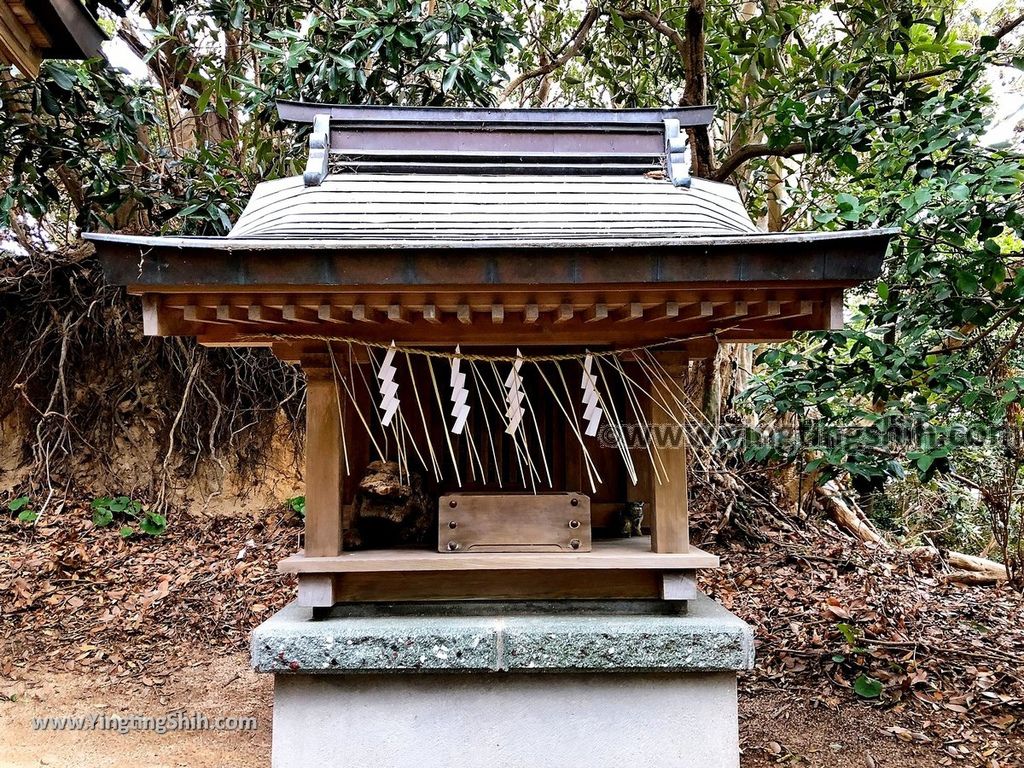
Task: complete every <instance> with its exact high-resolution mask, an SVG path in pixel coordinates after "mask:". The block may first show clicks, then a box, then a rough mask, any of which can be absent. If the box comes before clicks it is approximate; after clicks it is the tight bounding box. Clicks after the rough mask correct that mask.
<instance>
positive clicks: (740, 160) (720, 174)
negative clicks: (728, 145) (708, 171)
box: [711, 141, 810, 181]
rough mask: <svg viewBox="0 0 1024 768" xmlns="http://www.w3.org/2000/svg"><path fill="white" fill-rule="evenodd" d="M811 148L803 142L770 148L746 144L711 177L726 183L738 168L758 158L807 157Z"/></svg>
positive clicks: (728, 158)
mask: <svg viewBox="0 0 1024 768" xmlns="http://www.w3.org/2000/svg"><path fill="white" fill-rule="evenodd" d="M809 151H810V147H808V146H807V144H805V143H804V142H802V141H795V142H793V143H792V144H788V145H786V146H785V147H769V146H768V145H767V144H746V145H744V146H742V147H740V148H739V149H737V150H736V151H735V152H733V153H732V154H731V155H729V157H727V158H725V160H723V161H722V164H721V165H720V166H719V167H718V169H717V170H716V171H715V172H714V173H713V174H712V175H711V178H712V179H713V180H715V181H725V180H726V179H728V178H729V177H730V176H731V175H732V174H733V173H734V172H735V171H736V169H737V168H739V167H740V166H741V165H743V164H744V163H746V162H748V161H749V160H753V159H754V158H756V157H793V156H795V155H806V154H807V153H808V152H809Z"/></svg>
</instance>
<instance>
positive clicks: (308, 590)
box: [295, 573, 334, 608]
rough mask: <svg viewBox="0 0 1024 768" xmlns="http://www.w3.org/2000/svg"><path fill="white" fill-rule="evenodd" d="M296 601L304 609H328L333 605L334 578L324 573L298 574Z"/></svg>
mask: <svg viewBox="0 0 1024 768" xmlns="http://www.w3.org/2000/svg"><path fill="white" fill-rule="evenodd" d="M298 578H299V593H298V596H297V598H296V601H295V602H297V603H298V604H299V605H301V606H305V607H306V608H330V607H331V606H332V605H334V577H333V576H331V575H330V574H326V573H302V574H299V577H298Z"/></svg>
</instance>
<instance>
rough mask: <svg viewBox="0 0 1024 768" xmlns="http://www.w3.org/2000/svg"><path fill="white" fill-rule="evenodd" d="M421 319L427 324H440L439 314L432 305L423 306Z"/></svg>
mask: <svg viewBox="0 0 1024 768" xmlns="http://www.w3.org/2000/svg"><path fill="white" fill-rule="evenodd" d="M423 319H424V320H426V321H427V322H428V323H433V324H435V325H436V324H437V323H440V322H441V313H440V312H438V311H437V307H436V306H434V305H433V304H424V305H423Z"/></svg>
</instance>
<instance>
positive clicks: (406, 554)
mask: <svg viewBox="0 0 1024 768" xmlns="http://www.w3.org/2000/svg"><path fill="white" fill-rule="evenodd" d="M278 567H279V569H280V570H281V571H282V572H284V573H300V574H301V573H403V572H406V573H407V572H431V571H432V572H452V571H623V570H657V571H674V570H680V571H684V570H685V571H690V570H696V569H699V568H717V567H718V557H717V556H716V555H712V554H710V553H708V552H705V551H703V550H701V549H697V548H696V547H691V548H690V551H689V552H686V553H680V554H668V553H657V552H651V539H650V537H649V536H637V537H634V538H631V539H614V540H610V541H595V542H594V544H593V551H592V552H537V553H533V552H485V553H484V552H482V553H478V554H474V553H473V552H433V551H429V550H420V549H376V550H365V551H359V552H346V553H345V554H343V555H337V556H334V557H306V556H305V555H304V554H302V553H299V554H295V555H291V556H290V557H288V558H285V559H284V560H282V561H281V563H280V564H279V566H278Z"/></svg>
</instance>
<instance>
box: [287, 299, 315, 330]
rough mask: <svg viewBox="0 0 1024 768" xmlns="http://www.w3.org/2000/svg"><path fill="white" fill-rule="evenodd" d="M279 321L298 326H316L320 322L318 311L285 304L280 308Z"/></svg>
mask: <svg viewBox="0 0 1024 768" xmlns="http://www.w3.org/2000/svg"><path fill="white" fill-rule="evenodd" d="M281 319H282V320H284V321H285V322H288V323H299V324H300V325H316V324H318V323H319V322H320V316H319V313H318V310H316V309H313V308H312V307H304V306H301V305H299V304H285V305H284V306H283V307H281Z"/></svg>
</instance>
